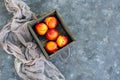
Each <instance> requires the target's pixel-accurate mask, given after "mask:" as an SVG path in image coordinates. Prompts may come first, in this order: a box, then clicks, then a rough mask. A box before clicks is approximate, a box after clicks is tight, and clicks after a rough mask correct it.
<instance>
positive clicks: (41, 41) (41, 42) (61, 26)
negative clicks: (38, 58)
mask: <svg viewBox="0 0 120 80" xmlns="http://www.w3.org/2000/svg"><path fill="white" fill-rule="evenodd" d="M49 16H55V17H56V18H57V20H58V25H57V27H56V29H57V30H58V32H59V34H63V35H65V36H67V37H68V39H69V43H68V44H67V45H66V46H64V47H63V48H60V49H59V50H57V51H56V52H54V53H53V54H49V53H48V52H47V51H46V50H45V48H44V47H45V43H46V42H47V41H48V40H47V39H46V38H45V36H40V35H38V34H37V33H36V32H35V24H36V23H39V22H43V21H44V19H45V18H46V17H49ZM28 29H29V31H30V32H31V34H32V36H33V38H34V39H35V41H36V42H37V44H38V46H39V47H40V49H41V50H42V52H43V54H44V55H45V57H46V58H47V59H49V58H52V57H53V56H55V55H58V54H60V53H61V51H64V50H65V49H67V48H68V47H70V46H71V45H73V43H74V42H75V39H74V37H73V36H72V34H71V32H70V30H69V29H68V27H67V26H66V24H65V23H64V21H63V20H62V18H61V16H60V13H59V12H58V11H57V10H52V11H49V12H48V13H46V14H45V15H43V16H41V17H40V18H39V19H38V20H34V21H33V22H31V23H30V24H28Z"/></svg>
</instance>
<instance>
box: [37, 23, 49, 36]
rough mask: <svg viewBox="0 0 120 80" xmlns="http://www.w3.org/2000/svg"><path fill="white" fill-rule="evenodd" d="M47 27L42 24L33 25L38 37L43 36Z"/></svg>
mask: <svg viewBox="0 0 120 80" xmlns="http://www.w3.org/2000/svg"><path fill="white" fill-rule="evenodd" d="M47 30H48V27H47V25H46V24H44V23H37V24H36V25H35V31H36V32H37V33H38V34H39V35H45V33H46V32H47Z"/></svg>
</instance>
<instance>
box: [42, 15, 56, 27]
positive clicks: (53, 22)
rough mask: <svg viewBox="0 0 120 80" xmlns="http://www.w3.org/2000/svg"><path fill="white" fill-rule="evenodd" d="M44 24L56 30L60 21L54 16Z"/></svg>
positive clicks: (48, 18)
mask: <svg viewBox="0 0 120 80" xmlns="http://www.w3.org/2000/svg"><path fill="white" fill-rule="evenodd" d="M44 22H45V23H46V25H47V26H48V28H50V29H52V28H55V27H56V26H57V24H58V21H57V19H56V18H55V17H54V16H51V17H47V18H46V19H45V21H44Z"/></svg>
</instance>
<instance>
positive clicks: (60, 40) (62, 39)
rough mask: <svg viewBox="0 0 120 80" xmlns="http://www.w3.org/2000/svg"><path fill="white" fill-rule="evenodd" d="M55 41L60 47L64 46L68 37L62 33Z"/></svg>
mask: <svg viewBox="0 0 120 80" xmlns="http://www.w3.org/2000/svg"><path fill="white" fill-rule="evenodd" d="M56 43H57V45H58V46H59V47H60V48H61V47H64V46H65V45H67V43H68V38H67V37H66V36H64V35H59V36H58V38H57V40H56Z"/></svg>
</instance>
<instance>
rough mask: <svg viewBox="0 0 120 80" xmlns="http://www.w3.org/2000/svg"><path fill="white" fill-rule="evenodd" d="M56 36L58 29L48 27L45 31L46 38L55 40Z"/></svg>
mask: <svg viewBox="0 0 120 80" xmlns="http://www.w3.org/2000/svg"><path fill="white" fill-rule="evenodd" d="M57 37H58V31H57V30H56V29H49V30H48V31H47V33H46V38H47V39H48V40H56V39H57Z"/></svg>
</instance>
